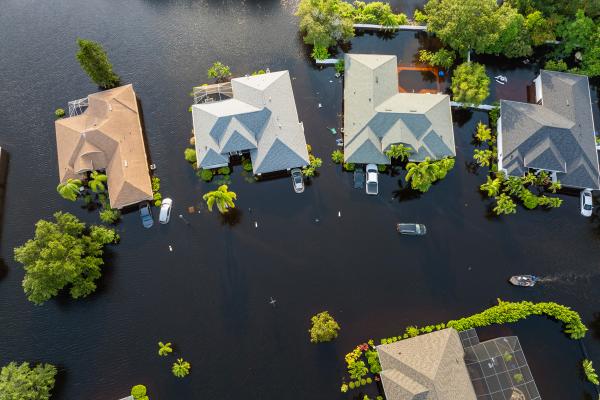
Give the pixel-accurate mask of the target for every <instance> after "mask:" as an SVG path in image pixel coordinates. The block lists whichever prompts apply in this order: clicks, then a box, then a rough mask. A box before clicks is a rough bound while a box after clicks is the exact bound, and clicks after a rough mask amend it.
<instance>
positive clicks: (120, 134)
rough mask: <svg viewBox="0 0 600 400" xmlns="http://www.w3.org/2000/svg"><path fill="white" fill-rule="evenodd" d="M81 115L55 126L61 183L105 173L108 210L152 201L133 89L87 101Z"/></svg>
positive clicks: (111, 91)
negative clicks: (108, 200) (99, 171)
mask: <svg viewBox="0 0 600 400" xmlns="http://www.w3.org/2000/svg"><path fill="white" fill-rule="evenodd" d="M88 104H89V106H88V108H87V110H85V112H84V113H83V114H81V115H77V116H74V117H70V118H65V119H60V120H57V121H56V123H55V127H56V147H57V150H58V169H59V178H60V181H61V182H65V181H66V180H67V179H69V178H80V177H81V175H82V174H84V173H85V172H88V171H93V170H102V169H105V170H106V175H107V177H108V182H107V183H108V195H109V198H110V206H111V207H112V208H123V207H125V206H128V205H131V204H135V203H139V202H140V201H144V200H151V199H152V185H151V183H150V173H149V171H148V159H147V157H146V149H145V147H144V137H143V135H142V127H141V123H140V116H139V112H138V107H137V100H136V96H135V92H134V91H133V86H132V85H126V86H121V87H118V88H115V89H111V90H106V91H103V92H99V93H94V94H91V95H89V96H88Z"/></svg>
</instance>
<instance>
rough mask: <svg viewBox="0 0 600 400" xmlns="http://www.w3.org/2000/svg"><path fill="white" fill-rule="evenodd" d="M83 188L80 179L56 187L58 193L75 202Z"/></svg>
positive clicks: (68, 180)
mask: <svg viewBox="0 0 600 400" xmlns="http://www.w3.org/2000/svg"><path fill="white" fill-rule="evenodd" d="M80 187H81V181H80V180H79V179H71V178H69V179H67V181H66V182H64V183H60V184H59V185H58V186H57V187H56V191H57V192H58V194H60V195H61V196H62V197H63V198H64V199H67V200H71V201H75V200H77V196H79V188H80Z"/></svg>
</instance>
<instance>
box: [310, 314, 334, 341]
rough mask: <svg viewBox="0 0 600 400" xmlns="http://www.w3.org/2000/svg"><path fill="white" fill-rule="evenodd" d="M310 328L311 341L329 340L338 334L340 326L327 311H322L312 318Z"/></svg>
mask: <svg viewBox="0 0 600 400" xmlns="http://www.w3.org/2000/svg"><path fill="white" fill-rule="evenodd" d="M310 320H311V323H312V326H311V328H310V329H309V331H308V332H309V333H310V341H311V343H320V342H329V341H331V340H333V339H335V338H336V337H337V336H338V331H339V330H340V326H339V325H338V323H337V322H336V321H335V320H334V319H333V317H332V316H331V315H329V313H328V312H327V311H323V312H320V313H319V314H317V315H315V316H313V317H312V318H311V319H310Z"/></svg>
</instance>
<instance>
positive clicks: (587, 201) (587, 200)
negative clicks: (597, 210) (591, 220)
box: [579, 189, 594, 217]
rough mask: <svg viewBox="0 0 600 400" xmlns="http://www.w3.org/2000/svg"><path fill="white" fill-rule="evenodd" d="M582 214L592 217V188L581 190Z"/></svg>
mask: <svg viewBox="0 0 600 400" xmlns="http://www.w3.org/2000/svg"><path fill="white" fill-rule="evenodd" d="M579 197H580V198H581V215H583V216H584V217H591V216H592V210H593V208H594V207H592V191H591V190H590V189H585V190H582V191H581V195H580V196H579Z"/></svg>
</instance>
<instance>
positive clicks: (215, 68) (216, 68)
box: [207, 61, 231, 82]
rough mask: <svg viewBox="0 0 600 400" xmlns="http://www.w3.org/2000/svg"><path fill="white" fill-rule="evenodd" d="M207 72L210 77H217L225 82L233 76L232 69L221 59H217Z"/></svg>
mask: <svg viewBox="0 0 600 400" xmlns="http://www.w3.org/2000/svg"><path fill="white" fill-rule="evenodd" d="M207 74H208V77H209V78H215V79H216V80H217V82H223V81H226V80H227V78H229V77H230V76H231V69H230V68H229V66H227V65H225V64H223V63H222V62H221V61H215V62H214V63H213V65H212V66H211V67H210V68H209V69H208V71H207Z"/></svg>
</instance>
